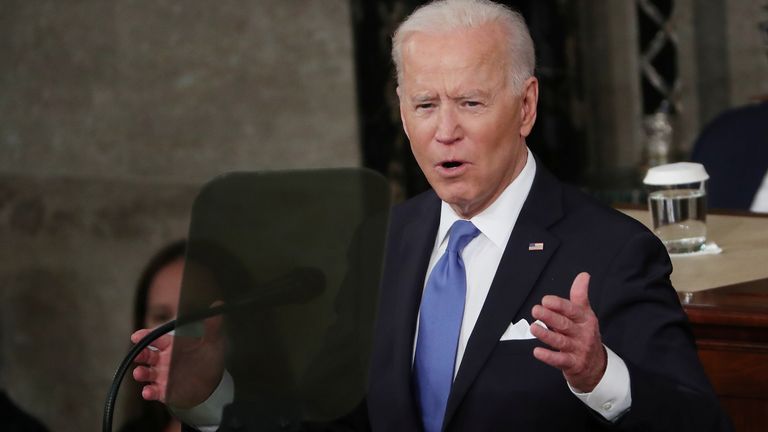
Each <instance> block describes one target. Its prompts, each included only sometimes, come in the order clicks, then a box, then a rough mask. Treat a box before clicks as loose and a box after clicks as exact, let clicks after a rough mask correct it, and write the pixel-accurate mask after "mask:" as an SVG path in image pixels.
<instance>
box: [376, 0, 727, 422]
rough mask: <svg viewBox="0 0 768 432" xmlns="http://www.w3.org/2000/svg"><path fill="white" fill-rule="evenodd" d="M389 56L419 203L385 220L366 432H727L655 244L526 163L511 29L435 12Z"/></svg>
mask: <svg viewBox="0 0 768 432" xmlns="http://www.w3.org/2000/svg"><path fill="white" fill-rule="evenodd" d="M392 55H393V60H394V62H395V64H396V66H397V73H398V75H397V76H398V91H397V92H398V96H399V98H400V113H401V117H402V121H403V127H404V129H405V132H406V134H407V135H408V138H409V140H410V142H411V149H412V150H413V154H414V156H415V157H416V160H417V161H418V163H419V167H420V168H421V170H422V171H423V172H424V174H425V176H426V177H427V180H428V181H429V183H430V185H431V186H432V188H433V190H432V191H429V192H427V193H425V194H422V195H420V196H418V197H416V198H414V199H412V200H410V201H408V202H406V203H404V204H402V205H401V206H399V207H398V208H396V209H395V210H394V212H393V216H392V222H391V226H390V233H389V240H388V251H387V261H386V265H385V270H384V279H383V283H382V291H383V294H382V295H383V297H382V301H381V304H380V306H379V307H380V310H379V316H380V320H379V323H378V328H377V333H376V335H375V346H374V355H373V364H372V367H371V385H370V390H369V397H368V405H369V413H370V418H371V423H372V425H373V427H374V429H375V430H417V429H418V428H419V427H421V426H423V427H424V429H425V430H427V431H439V430H441V429H444V430H473V431H478V430H519V431H522V430H569V431H575V430H584V431H594V430H601V429H603V428H605V429H610V428H619V429H624V430H630V429H631V430H720V429H722V428H727V425H726V423H727V422H726V421H725V420H724V419H723V417H722V415H721V411H720V408H719V406H718V403H717V402H716V400H715V397H714V396H713V393H712V390H711V388H710V386H709V384H708V382H707V379H706V377H705V376H704V373H703V372H702V369H701V366H700V364H699V361H698V358H697V356H696V350H695V346H694V342H693V340H692V338H691V335H690V332H689V330H688V328H687V324H686V318H685V315H684V313H683V311H682V309H681V307H680V305H679V302H678V300H677V296H676V294H675V292H674V290H673V289H672V287H671V285H670V281H669V274H670V272H671V265H670V261H669V257H668V256H667V253H666V251H665V250H664V248H663V246H662V245H661V243H660V242H659V241H658V240H657V239H656V238H655V237H654V236H653V234H651V233H650V232H649V231H648V230H646V229H645V228H644V227H643V226H641V225H640V224H639V223H637V222H635V221H634V220H631V219H629V218H627V217H625V216H623V215H621V214H620V213H618V212H616V211H613V210H611V209H609V208H605V207H603V206H601V205H599V204H597V203H595V202H594V201H593V200H591V199H589V198H588V197H586V196H584V195H583V194H581V193H580V192H578V191H577V190H575V189H573V188H570V187H567V186H565V185H562V184H560V183H559V182H558V181H557V180H555V179H554V178H553V177H552V176H551V175H550V174H549V173H547V172H546V170H545V169H544V168H543V167H542V166H541V165H540V164H538V163H537V161H536V159H535V158H534V157H533V156H532V154H531V152H530V151H529V150H528V148H527V147H526V144H525V138H526V137H527V136H528V135H529V133H530V132H531V129H532V127H533V125H534V122H535V120H536V104H537V99H538V91H539V90H538V83H537V80H536V78H535V77H534V76H533V69H534V49H533V43H532V42H531V38H530V36H529V34H528V30H527V28H526V26H525V23H524V22H523V19H522V18H521V17H520V15H519V14H517V13H515V12H513V11H510V10H508V9H507V8H505V7H503V6H501V5H498V4H494V3H492V2H490V1H486V0H468V1H460V0H456V1H450V0H448V1H437V2H433V3H431V4H429V5H427V6H425V7H422V8H421V9H419V10H417V11H416V12H414V13H413V15H411V16H410V17H409V18H408V19H407V20H406V21H405V22H404V23H403V24H402V25H401V26H400V28H399V29H398V30H397V32H396V33H395V36H394V46H393V50H392ZM536 320H538V323H537V324H534V325H531V326H530V328H529V330H527V331H526V328H527V327H528V323H531V322H533V321H536Z"/></svg>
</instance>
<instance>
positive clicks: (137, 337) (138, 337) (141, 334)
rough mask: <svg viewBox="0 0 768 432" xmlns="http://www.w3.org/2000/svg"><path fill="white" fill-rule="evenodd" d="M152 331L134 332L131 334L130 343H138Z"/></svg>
mask: <svg viewBox="0 0 768 432" xmlns="http://www.w3.org/2000/svg"><path fill="white" fill-rule="evenodd" d="M151 331H152V329H141V330H136V331H135V332H133V333H132V334H131V342H133V343H139V341H140V340H142V339H144V336H146V335H148V334H149V332H151Z"/></svg>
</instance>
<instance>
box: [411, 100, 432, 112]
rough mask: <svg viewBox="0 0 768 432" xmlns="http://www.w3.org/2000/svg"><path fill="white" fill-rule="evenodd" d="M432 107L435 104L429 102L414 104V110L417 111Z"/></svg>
mask: <svg viewBox="0 0 768 432" xmlns="http://www.w3.org/2000/svg"><path fill="white" fill-rule="evenodd" d="M434 107H435V104H433V103H431V102H424V103H420V104H417V105H416V110H417V111H423V110H428V109H431V108H434Z"/></svg>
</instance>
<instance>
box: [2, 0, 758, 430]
mask: <svg viewBox="0 0 768 432" xmlns="http://www.w3.org/2000/svg"><path fill="white" fill-rule="evenodd" d="M420 3H422V2H421V1H419V0H380V1H376V2H372V1H367V0H322V1H320V0H260V1H233V2H209V1H203V0H185V1H180V0H163V1H147V0H139V1H127V0H124V1H104V0H78V1H67V2H64V1H59V0H3V1H2V2H0V325H1V326H2V331H3V333H4V337H3V338H1V339H0V340H1V341H2V346H1V347H0V369H2V371H1V372H0V373H2V374H3V375H4V383H5V384H4V385H5V388H6V390H7V391H8V392H9V393H10V394H11V395H12V397H13V398H14V399H15V400H16V401H17V402H18V403H19V404H20V405H21V406H22V407H24V408H25V409H26V410H28V411H29V412H31V413H33V414H35V415H37V416H38V417H40V418H41V419H42V420H43V421H44V422H45V423H46V424H47V425H48V426H50V427H51V429H52V430H56V431H81V430H95V429H96V428H97V427H98V425H99V423H100V415H101V408H102V404H103V399H104V396H105V393H106V389H107V386H108V384H109V381H110V379H111V374H112V372H113V370H114V368H115V366H116V365H117V362H118V360H119V359H120V358H121V357H122V355H123V354H124V353H125V351H126V349H127V347H128V334H129V333H130V318H131V306H132V303H131V302H132V299H133V290H134V286H135V283H136V279H137V278H138V274H139V272H140V270H141V268H142V266H143V265H144V264H145V262H146V260H147V259H148V257H149V256H150V255H151V254H152V253H153V252H154V251H156V250H157V249H158V248H159V247H161V246H162V245H164V244H165V243H167V242H169V241H171V240H173V239H176V238H180V237H183V236H184V234H185V232H186V229H187V224H188V220H189V209H190V206H191V203H192V199H193V198H194V196H195V193H196V192H197V190H198V188H199V187H200V185H202V184H203V183H204V182H205V181H207V180H208V179H210V178H211V177H213V176H215V175H217V174H219V173H222V172H226V171H232V170H258V169H282V168H310V167H338V166H359V165H364V166H368V167H371V168H374V169H376V170H378V171H380V172H382V173H384V174H385V175H387V176H388V177H389V178H390V179H391V180H392V184H393V190H394V191H395V193H396V194H397V196H398V197H399V198H403V197H407V196H410V195H413V194H415V193H417V192H419V191H420V190H423V188H424V187H425V183H424V181H423V179H422V178H421V176H420V174H419V172H418V170H417V168H416V165H415V163H414V162H413V160H412V158H411V156H410V153H409V149H408V144H407V142H406V141H405V140H404V138H403V136H402V134H401V132H400V129H399V119H398V114H397V108H396V100H395V98H394V82H393V79H392V78H393V76H392V72H391V64H390V63H389V58H388V56H389V45H388V43H389V42H388V37H389V35H390V34H391V33H392V31H393V29H394V27H395V26H396V24H397V23H398V22H399V21H400V20H402V19H403V18H404V17H405V16H406V15H407V14H408V13H409V12H410V11H411V10H413V8H414V7H416V6H417V5H418V4H420ZM506 3H508V4H510V5H512V6H515V7H518V8H519V9H520V10H521V11H522V12H523V13H524V15H525V16H526V19H527V20H528V21H529V23H530V24H531V29H532V33H533V37H534V40H535V42H536V44H537V51H538V58H539V65H538V70H537V73H538V75H539V77H540V79H541V81H542V95H541V98H542V101H541V111H540V113H539V122H538V123H537V127H536V130H535V134H536V135H535V136H534V137H532V139H531V143H530V144H531V146H532V148H533V149H534V151H535V152H537V153H539V154H540V155H542V158H543V159H544V160H545V163H546V164H547V165H548V166H549V167H550V168H551V169H552V170H553V171H555V173H556V174H558V175H559V176H561V177H562V178H564V179H565V180H568V181H570V182H573V183H576V184H578V185H580V186H582V187H584V188H586V189H588V190H590V191H592V192H594V193H596V194H598V195H601V194H602V196H604V197H607V199H608V200H612V199H613V198H616V197H619V198H627V197H629V198H630V199H631V198H632V196H633V195H632V193H634V191H636V187H637V178H638V175H639V174H638V173H639V172H640V170H641V167H642V166H643V157H644V156H643V147H644V135H643V127H642V121H643V117H644V116H645V115H647V114H649V113H650V112H652V111H653V106H652V105H653V104H651V103H650V102H649V101H651V100H652V99H653V94H652V91H651V90H649V89H648V88H646V87H647V84H644V83H643V78H642V76H641V69H642V61H643V58H642V53H643V51H644V50H645V49H647V45H646V43H647V42H648V40H647V39H649V38H653V36H654V35H655V34H656V33H657V32H658V30H654V27H653V25H652V24H649V22H648V18H647V12H648V11H647V9H645V7H647V6H648V4H651V5H653V6H654V7H655V8H656V9H657V10H658V11H660V13H661V15H662V18H663V22H664V23H665V24H664V25H663V26H662V27H663V29H664V30H665V31H669V32H671V34H673V35H674V36H670V38H669V40H671V41H673V42H668V44H667V45H664V46H663V47H662V48H663V49H662V50H661V54H660V56H661V58H662V60H663V61H662V62H661V64H660V65H657V66H658V67H659V68H660V69H661V70H662V72H663V73H671V79H672V81H676V82H677V85H676V86H674V98H675V103H676V108H675V109H676V111H675V113H674V116H673V118H672V122H673V126H674V145H675V149H676V157H677V158H678V159H685V158H686V157H687V156H688V154H689V153H690V149H691V146H692V143H693V141H694V140H695V137H696V135H697V134H698V132H699V131H700V130H701V128H702V127H703V125H704V124H706V122H708V121H709V120H711V119H712V118H713V117H714V116H716V115H717V114H718V113H720V112H722V111H723V110H725V109H728V108H731V107H736V106H741V105H745V104H748V103H750V101H751V100H753V99H757V98H761V97H765V96H766V95H768V46H767V44H768V36H766V35H765V34H764V33H763V30H761V26H763V28H765V27H768V24H766V23H768V9H766V3H768V2H766V1H765V0H708V1H697V0H674V1H673V0H654V1H651V0H647V1H646V0H621V1H614V0H529V1H526V0H517V1H506ZM649 29H650V30H649ZM649 32H650V33H649ZM670 59H671V60H670ZM649 92H650V93H649ZM649 94H650V96H649ZM649 106H650V108H649Z"/></svg>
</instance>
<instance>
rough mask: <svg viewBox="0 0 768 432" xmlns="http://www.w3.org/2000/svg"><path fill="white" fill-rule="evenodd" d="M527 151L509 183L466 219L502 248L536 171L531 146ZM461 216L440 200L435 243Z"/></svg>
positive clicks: (441, 241) (438, 241)
mask: <svg viewBox="0 0 768 432" xmlns="http://www.w3.org/2000/svg"><path fill="white" fill-rule="evenodd" d="M526 150H527V151H528V160H526V162H525V166H524V167H523V169H522V171H520V174H518V176H517V177H515V178H514V179H513V180H512V182H511V183H510V184H509V186H507V187H506V189H504V191H503V192H502V193H501V195H499V197H498V198H496V201H494V202H493V203H492V204H491V205H490V206H488V208H486V209H485V210H483V211H482V212H480V213H478V214H477V215H475V217H473V218H471V219H470V222H472V223H473V224H474V225H475V226H476V227H477V229H479V230H480V232H481V233H482V234H483V235H485V236H486V237H487V238H488V239H489V240H490V241H491V242H492V243H493V244H494V245H496V246H497V247H499V248H501V249H503V248H505V247H506V246H507V241H508V240H509V236H510V235H511V234H512V229H513V228H514V227H515V223H516V222H517V217H518V216H519V215H520V210H522V208H523V203H525V199H526V198H527V197H528V192H530V190H531V185H532V184H533V178H534V177H535V175H536V161H535V160H534V158H533V154H532V153H531V150H530V149H528V148H526ZM460 219H462V218H461V217H460V216H459V215H458V214H456V212H455V211H454V210H453V209H452V208H451V206H450V205H449V204H448V203H447V202H445V201H443V202H442V205H441V207H440V226H439V227H438V229H437V244H438V246H439V245H441V244H442V243H443V242H444V241H445V240H446V238H447V235H448V231H449V230H450V229H451V226H452V225H453V223H454V222H456V221H457V220H460Z"/></svg>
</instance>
